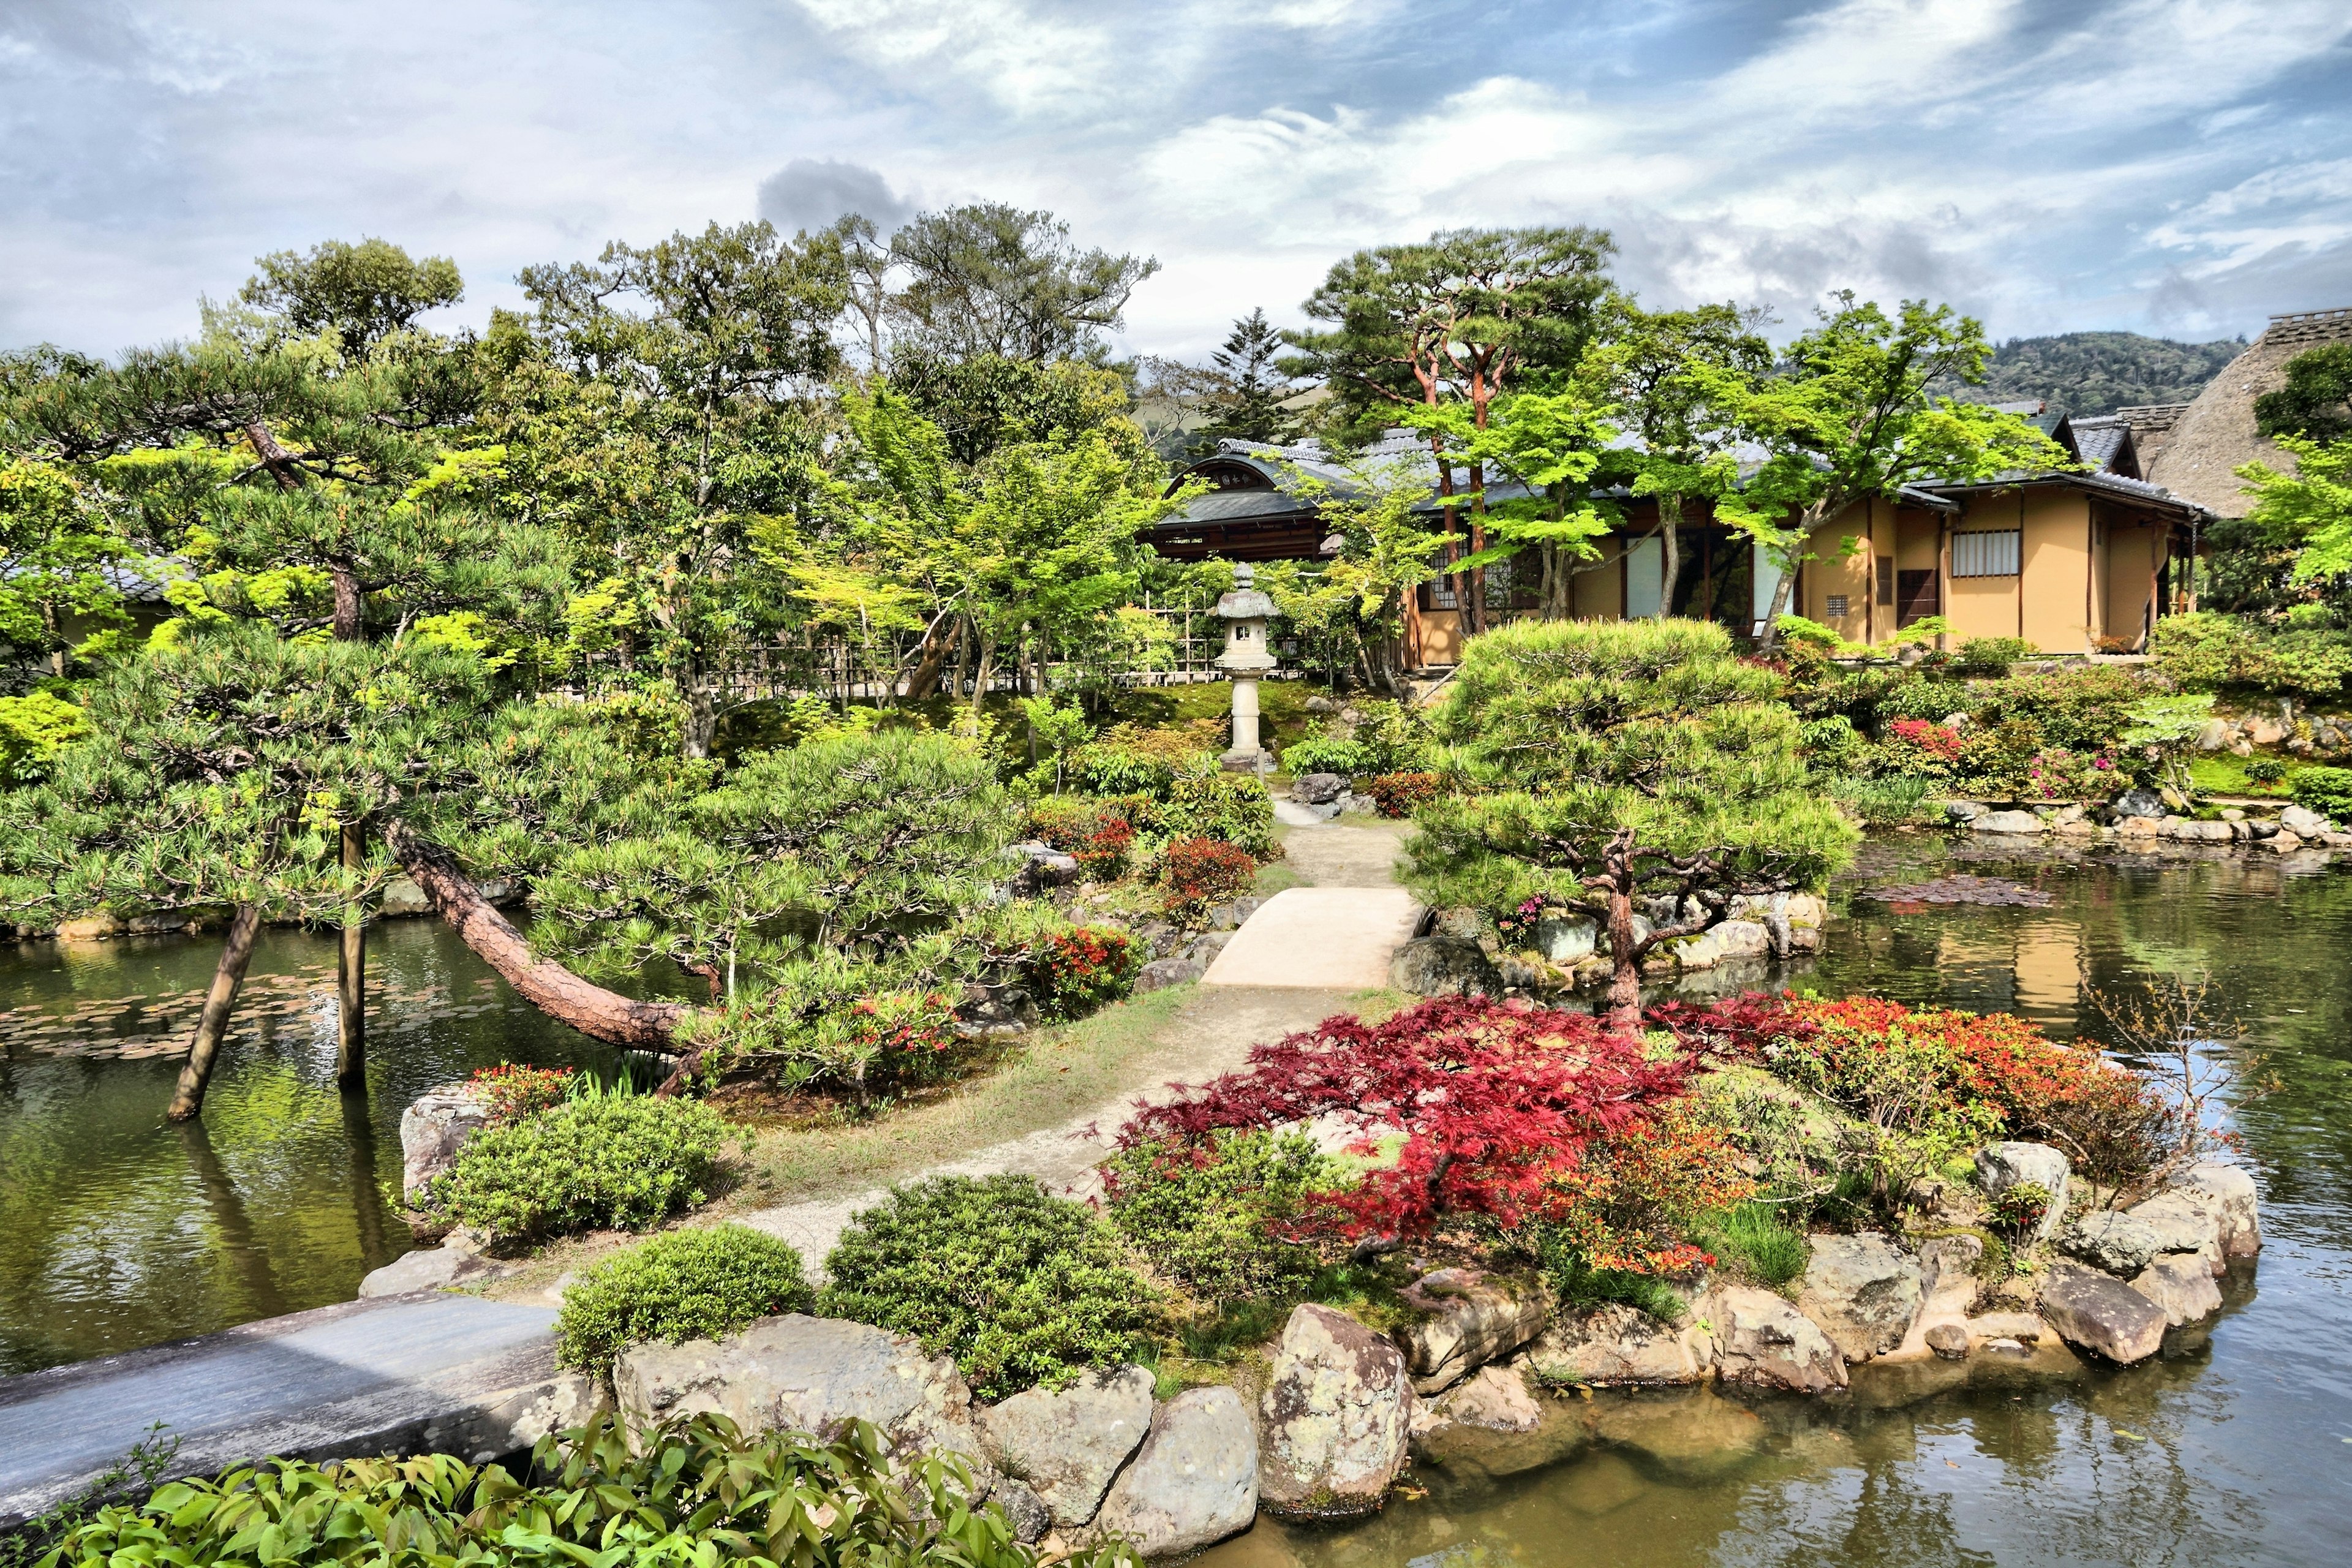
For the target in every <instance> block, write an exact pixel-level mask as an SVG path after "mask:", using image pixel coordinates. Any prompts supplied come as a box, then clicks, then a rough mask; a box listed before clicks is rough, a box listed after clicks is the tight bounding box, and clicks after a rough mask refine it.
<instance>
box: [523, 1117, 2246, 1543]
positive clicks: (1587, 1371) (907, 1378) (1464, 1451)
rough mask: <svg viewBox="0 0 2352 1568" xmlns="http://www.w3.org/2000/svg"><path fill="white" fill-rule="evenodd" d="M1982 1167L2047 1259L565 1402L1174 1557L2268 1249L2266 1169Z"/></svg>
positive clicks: (1820, 1276) (2108, 1355)
mask: <svg viewBox="0 0 2352 1568" xmlns="http://www.w3.org/2000/svg"><path fill="white" fill-rule="evenodd" d="M1975 1163H1976V1176H1977V1182H1976V1184H1977V1185H1978V1186H1979V1187H1980V1188H1981V1189H1982V1190H1983V1193H1984V1194H1986V1195H1987V1196H1993V1197H1997V1196H1998V1195H1999V1194H2000V1193H2002V1192H2003V1191H2005V1190H2006V1189H2007V1188H2009V1187H2011V1186H2014V1185H2019V1184H2029V1183H2030V1184H2037V1185H2039V1186H2041V1187H2042V1188H2043V1189H2045V1190H2046V1191H2048V1192H2051V1193H2053V1194H2062V1196H2061V1199H2060V1201H2058V1202H2056V1203H2054V1204H2053V1205H2050V1207H2049V1209H2048V1211H2047V1212H2046V1213H2045V1214H2044V1215H2043V1216H2042V1219H2041V1221H2040V1222H2039V1223H2038V1225H2037V1226H2036V1227H2035V1228H2034V1230H2033V1231H2032V1233H2030V1234H2028V1235H2026V1236H2023V1237H2020V1238H2019V1252H2020V1254H2021V1256H2023V1257H2026V1258H2032V1259H2033V1260H2035V1261H2034V1264H2033V1271H2032V1273H2030V1274H2025V1275H2018V1276H2015V1277H2011V1278H2005V1279H2000V1280H1998V1281H1995V1280H1992V1279H1987V1278H1986V1277H1985V1276H1984V1274H1982V1273H1980V1272H1979V1269H1980V1268H1981V1267H1982V1266H1983V1265H1984V1264H1985V1263H1986V1262H1987V1250H1988V1248H1987V1242H1988V1237H1986V1236H1985V1235H1984V1234H1983V1233H1982V1232H1977V1231H1969V1230H1963V1229H1954V1230H1951V1231H1948V1232H1946V1233H1943V1234H1917V1235H1910V1236H1895V1235H1889V1234H1883V1233H1876V1232H1865V1233H1862V1234H1857V1235H1851V1236H1847V1235H1832V1234H1822V1235H1817V1236H1814V1237H1811V1249H1812V1251H1811V1263H1810V1265H1809V1267H1808V1268H1807V1269H1806V1271H1805V1273H1804V1275H1803V1276H1802V1277H1801V1279H1798V1280H1793V1281H1791V1282H1790V1286H1789V1288H1788V1293H1786V1294H1782V1293H1776V1292H1774V1291H1771V1290H1767V1289H1758V1288H1755V1287H1750V1286H1740V1285H1733V1284H1728V1283H1725V1282H1721V1281H1715V1280H1709V1279H1704V1278H1700V1279H1693V1280H1690V1281H1686V1282H1685V1285H1684V1287H1683V1288H1682V1289H1681V1291H1680V1292H1678V1293H1679V1294H1681V1295H1682V1296H1683V1297H1684V1300H1685V1302H1686V1305H1687V1310H1686V1312H1685V1315H1684V1317H1683V1319H1682V1321H1680V1323H1679V1324H1669V1323H1666V1322H1664V1321H1660V1320H1658V1319H1656V1318H1653V1317H1650V1316H1648V1315H1646V1314H1644V1313H1643V1312H1640V1311H1637V1310H1634V1309H1633V1308H1631V1307H1627V1306H1622V1305H1615V1304H1605V1305H1601V1306H1592V1307H1581V1308H1574V1309H1563V1308H1561V1307H1560V1306H1559V1304H1558V1303H1557V1302H1556V1301H1555V1300H1553V1299H1552V1297H1551V1295H1550V1293H1549V1290H1548V1289H1546V1288H1545V1287H1544V1286H1543V1285H1542V1283H1541V1282H1540V1281H1538V1280H1533V1279H1523V1278H1514V1277H1505V1276H1501V1275H1494V1274H1488V1273H1486V1272H1483V1271H1481V1270H1478V1269H1475V1268H1440V1269H1437V1270H1434V1271H1433V1272H1430V1273H1427V1274H1425V1275H1423V1277H1422V1278H1421V1279H1418V1280H1417V1281H1416V1282H1415V1283H1414V1284H1413V1285H1412V1286H1411V1287H1410V1288H1409V1289H1407V1290H1406V1291H1405V1292H1403V1297H1404V1300H1405V1301H1406V1303H1407V1304H1408V1305H1409V1306H1410V1307H1411V1308H1412V1316H1411V1317H1410V1318H1409V1319H1408V1320H1407V1321H1406V1323H1405V1326H1403V1327H1402V1328H1393V1329H1391V1330H1390V1331H1387V1332H1380V1331H1375V1330H1374V1329H1372V1328H1370V1327H1369V1326H1367V1325H1366V1324H1364V1323H1362V1322H1360V1321H1358V1320H1356V1319H1355V1318H1353V1317H1351V1316H1349V1314H1348V1313H1346V1312H1344V1311H1342V1310H1338V1309H1335V1308H1332V1307H1328V1306H1321V1305H1316V1304H1312V1303H1309V1304H1306V1305H1302V1306H1299V1307H1297V1309H1295V1310H1293V1311H1292V1313H1291V1315H1290V1319H1289V1321H1288V1322H1287V1323H1286V1326H1285V1327H1284V1329H1283V1331H1282V1332H1281V1334H1280V1336H1279V1338H1278V1339H1277V1340H1276V1341H1275V1342H1271V1343H1269V1344H1268V1345H1266V1346H1265V1347H1263V1350H1262V1352H1261V1354H1260V1355H1259V1356H1257V1357H1254V1358H1251V1359H1249V1360H1247V1361H1245V1362H1244V1363H1242V1364H1241V1365H1240V1366H1239V1367H1237V1368H1236V1369H1235V1373H1234V1381H1233V1383H1232V1384H1230V1385H1222V1384H1221V1385H1211V1386H1202V1387H1195V1388H1190V1389H1186V1390H1184V1391H1182V1392H1181V1393H1178V1394H1174V1396H1173V1397H1171V1398H1167V1399H1158V1398H1155V1397H1154V1385H1155V1378H1154V1374H1153V1373H1151V1372H1150V1370H1149V1369H1147V1368H1143V1367H1139V1366H1128V1367H1115V1368H1106V1369H1100V1370H1097V1371H1095V1372H1092V1373H1086V1374H1084V1375H1082V1376H1081V1377H1080V1378H1079V1379H1078V1380H1077V1381H1076V1383H1075V1384H1072V1385H1071V1386H1069V1387H1066V1388H1064V1389H1060V1390H1049V1389H1045V1388H1035V1389H1031V1390H1029V1391H1027V1392H1025V1393H1023V1394H1015V1395H1014V1396H1013V1397H1012V1398H1009V1399H1006V1400H1004V1401H1003V1402H1002V1403H1000V1404H997V1405H982V1404H980V1403H978V1402H977V1401H976V1400H975V1399H974V1398H973V1396H972V1394H971V1389H970V1387H969V1386H968V1385H967V1384H965V1382H964V1380H963V1378H962V1377H961V1375H960V1374H959V1373H958V1372H957V1370H956V1367H955V1363H953V1361H951V1360H950V1359H949V1358H948V1357H945V1356H932V1355H930V1354H928V1353H927V1352H925V1351H924V1350H923V1348H922V1347H921V1346H920V1345H919V1344H918V1343H917V1342H915V1341H913V1340H911V1339H908V1338H906V1337H904V1336H900V1335H896V1334H892V1333H889V1332H887V1331H884V1330H881V1329H878V1328H873V1327H869V1326H867V1325H865V1324H861V1323H854V1322H846V1321H838V1320H831V1319H822V1318H814V1317H807V1316H802V1315H798V1314H795V1315H791V1316H785V1317H777V1318H770V1319H765V1320H762V1321H759V1322H755V1323H753V1324H751V1325H750V1326H748V1327H747V1328H745V1329H744V1330H742V1331H740V1332H738V1333H734V1334H730V1335H729V1336H727V1337H726V1338H723V1339H719V1340H715V1341H714V1340H699V1341H689V1342H686V1343H684V1344H677V1345H671V1344H641V1345H636V1346H634V1347H632V1348H630V1349H628V1350H626V1351H624V1352H622V1353H621V1355H620V1357H619V1359H618V1361H617V1362H616V1363H615V1365H614V1372H613V1377H612V1380H611V1383H610V1384H609V1385H606V1384H596V1383H593V1382H592V1381H590V1380H589V1379H587V1378H585V1377H583V1376H582V1375H580V1374H577V1373H572V1374H565V1376H566V1380H567V1381H568V1383H569V1384H571V1385H572V1386H569V1387H567V1388H565V1389H563V1390H562V1391H561V1392H560V1394H559V1397H557V1398H555V1399H553V1400H551V1401H550V1402H548V1408H550V1409H559V1408H560V1409H562V1410H564V1411H567V1412H570V1413H572V1414H574V1415H583V1416H584V1415H586V1414H589V1413H592V1412H594V1411H599V1410H605V1409H610V1410H612V1411H613V1412H614V1414H615V1415H617V1416H618V1418H619V1419H620V1420H621V1421H622V1422H623V1423H624V1424H625V1426H627V1427H629V1428H630V1429H631V1430H633V1431H634V1430H644V1429H646V1428H647V1427H649V1426H652V1425H655V1424H657V1423H659V1422H662V1421H666V1420H670V1419H675V1418H677V1417H681V1416H686V1415H694V1414H696V1413H698V1412H703V1411H718V1412H720V1413H723V1414H725V1415H728V1416H729V1417H730V1418H731V1419H733V1420H734V1421H735V1422H736V1423H738V1424H739V1425H740V1426H743V1427H745V1428H748V1429H752V1430H768V1429H779V1428H791V1429H797V1430H807V1431H814V1432H816V1433H819V1434H821V1435H829V1434H831V1433H833V1432H835V1431H838V1430H839V1429H840V1428H841V1427H842V1426H844V1424H845V1423H846V1422H847V1421H849V1420H850V1419H852V1418H856V1419H863V1420H866V1421H869V1422H872V1423H873V1424H874V1425H875V1426H877V1427H878V1428H879V1429H880V1431H881V1432H882V1434H883V1435H884V1438H885V1441H886V1442H887V1445H888V1447H889V1449H890V1451H891V1453H892V1455H893V1457H894V1458H897V1459H900V1460H905V1459H909V1458H915V1457H917V1456H919V1455H925V1454H934V1455H940V1456H942V1457H953V1458H958V1459H960V1460H961V1461H962V1462H963V1463H965V1464H967V1465H969V1466H970V1467H971V1469H972V1471H973V1473H974V1476H975V1479H976V1480H977V1482H978V1484H979V1485H980V1486H981V1487H982V1489H984V1490H985V1491H986V1493H987V1495H988V1496H989V1497H991V1498H992V1499H993V1500H995V1501H997V1502H998V1503H999V1504H1000V1505H1002V1506H1003V1508H1004V1510H1005V1511H1006V1513H1007V1515H1008V1517H1009V1518H1010V1519H1011V1520H1012V1521H1013V1524H1014V1526H1015V1528H1016V1531H1018V1533H1019V1534H1020V1535H1021V1537H1022V1538H1023V1539H1024V1540H1025V1541H1031V1542H1043V1543H1044V1544H1045V1546H1046V1547H1047V1548H1048V1549H1049V1552H1050V1551H1051V1550H1052V1549H1055V1548H1075V1547H1079V1546H1083V1545H1085V1544H1087V1543H1090V1542H1099V1541H1102V1540H1106V1539H1108V1538H1111V1537H1114V1536H1115V1537H1119V1538H1122V1539H1125V1540H1127V1541H1129V1542H1132V1543H1134V1544H1135V1545H1136V1547H1137V1548H1138V1549H1139V1551H1140V1552H1142V1553H1143V1554H1144V1555H1146V1556H1152V1557H1164V1556H1172V1555H1176V1554H1179V1553H1182V1552H1192V1551H1195V1550H1198V1549H1200V1548H1202V1547H1204V1546H1207V1545H1209V1544H1211V1543H1213V1542H1216V1541H1219V1540H1223V1539H1224V1538H1225V1537H1227V1536H1230V1535H1233V1534H1235V1533H1237V1532H1239V1531H1243V1530H1244V1529H1246V1528H1248V1526H1249V1524H1250V1522H1251V1521H1252V1520H1253V1519H1254V1518H1255V1516H1256V1514H1257V1513H1258V1511H1259V1510H1266V1511H1267V1512H1270V1513H1273V1514H1276V1515H1277V1516H1289V1517H1307V1518H1322V1519H1333V1518H1346V1517H1349V1516H1353V1515H1360V1514H1363V1513H1367V1512H1370V1511H1372V1510H1377V1509H1379V1508H1380V1507H1381V1505H1382V1503H1383V1501H1384V1500H1385V1499H1386V1498H1387V1496H1388V1495H1389V1492H1390V1489H1391V1487H1392V1486H1394V1485H1395V1484H1396V1483H1397V1481H1398V1479H1399V1478H1400V1477H1401V1476H1402V1475H1403V1474H1404V1472H1405V1471H1406V1469H1407V1468H1408V1466H1409V1465H1410V1464H1411V1463H1412V1461H1413V1460H1414V1459H1415V1458H1420V1459H1422V1460H1423V1461H1424V1462H1428V1463H1434V1464H1440V1465H1455V1464H1467V1465H1472V1466H1482V1465H1483V1466H1485V1467H1486V1468H1489V1469H1491V1470H1493V1471H1494V1472H1495V1473H1507V1472H1510V1471H1517V1470H1523V1469H1526V1468H1532V1467H1533V1466H1534V1465H1537V1464H1541V1463H1544V1462H1546V1460H1547V1459H1548V1458H1553V1457H1558V1456H1560V1455H1564V1454H1565V1453H1567V1452H1569V1451H1570V1450H1572V1449H1573V1447H1576V1446H1577V1445H1578V1444H1579V1443H1580V1442H1581V1441H1583V1440H1585V1439H1586V1438H1587V1437H1592V1436H1597V1437H1599V1438H1601V1439H1602V1440H1620V1441H1626V1442H1630V1443H1633V1444H1634V1445H1635V1446H1654V1445H1655V1444H1656V1443H1657V1442H1659V1441H1660V1440H1661V1438H1660V1435H1659V1433H1658V1432H1657V1431H1656V1430H1654V1428H1657V1427H1659V1426H1660V1425H1661V1423H1670V1422H1671V1421H1672V1420H1673V1419H1674V1418H1675V1413H1674V1412H1672V1411H1671V1410H1663V1411H1662V1410H1658V1409H1656V1408H1654V1406H1652V1405H1645V1404H1644V1403H1643V1402H1632V1403H1628V1402H1626V1401H1624V1400H1622V1399H1619V1398H1613V1397H1612V1396H1609V1395H1606V1394H1604V1395H1602V1396H1601V1397H1599V1398H1598V1399H1594V1398H1591V1397H1590V1394H1591V1390H1594V1389H1612V1388H1623V1389H1638V1388H1669V1387H1677V1386H1680V1387H1692V1386H1694V1385H1698V1384H1710V1383H1712V1384H1717V1385H1718V1386H1720V1387H1722V1388H1724V1389H1726V1390H1738V1391H1741V1392H1744V1393H1749V1394H1758V1395H1769V1394H1803V1395H1809V1396H1815V1397H1829V1398H1836V1397H1840V1396H1842V1395H1844V1394H1847V1393H1848V1391H1849V1390H1850V1389H1851V1388H1853V1384H1854V1377H1855V1374H1854V1373H1853V1368H1856V1367H1859V1366H1863V1365H1864V1364H1868V1365H1869V1366H1871V1367H1874V1368H1885V1369H1912V1370H1913V1371H1915V1372H1916V1373H1919V1374H1921V1376H1922V1377H1923V1378H1924V1379H1925V1380H1926V1382H1927V1384H1931V1385H1937V1384H1956V1383H1959V1382H1964V1381H1969V1379H1971V1378H1973V1377H1974V1376H1976V1375H1978V1374H1979V1373H1983V1374H1986V1375H1994V1376H2000V1375H2009V1376H2015V1375H2026V1376H2033V1375H2062V1374H2068V1373H2079V1372H2080V1370H2081V1368H2082V1365H2083V1363H2084V1361H2088V1362H2091V1363H2113V1364H2120V1365H2129V1364H2132V1363H2138V1362H2142V1361H2145V1360H2147V1359H2148V1358H2149V1357H2151V1356H2153V1355H2155V1354H2157V1353H2158V1350H2159V1349H2160V1348H2161V1347H2162V1346H2163V1344H2164V1343H2165V1342H2166V1338H2167V1334H2168V1331H2176V1330H2189V1329H2190V1328H2192V1327H2193V1325H2196V1324H2198V1323H2200V1322H2201V1321H2204V1320H2206V1319H2208V1318H2210V1317H2211V1316H2212V1315H2213V1314H2214V1313H2216V1312H2218V1311H2219V1310H2220V1309H2221V1292H2220V1289H2219V1288H2218V1287H2217V1286H2216V1284H2215V1280H2216V1279H2219V1278H2220V1277H2221V1276H2222V1275H2223V1274H2224V1273H2225V1272H2226V1271H2227V1270H2228V1268H2230V1266H2231V1264H2232V1263H2233V1262H2236V1261H2240V1260H2243V1259H2249V1258H2252V1257H2253V1256H2254V1255H2255V1254H2256V1253H2257V1252H2258V1251H2259V1250H2260V1248H2261V1246H2262V1230H2261V1221H2260V1217H2259V1215H2258V1212H2257V1205H2256V1197H2255V1191H2254V1185H2253V1181H2252V1177H2250V1176H2249V1175H2248V1174H2247V1173H2245V1172H2244V1171H2242V1170H2240V1169H2238V1168H2236V1167H2234V1166H2229V1165H2223V1164H2219V1163H2200V1164H2197V1165H2193V1166H2191V1167H2189V1169H2187V1170H2186V1171H2185V1172H2183V1173H2180V1174H2179V1175H2178V1176H2177V1177H2175V1178H2174V1179H2173V1180H2171V1181H2170V1182H2169V1183H2168V1184H2166V1185H2165V1186H2164V1187H2163V1188H2162V1189H2161V1190H2159V1191H2158V1192H2157V1193H2156V1194H2154V1195H2152V1196H2150V1197H2147V1198H2146V1199H2145V1200H2143V1201H2142V1202H2140V1203H2138V1204H2137V1205H2134V1206H2133V1207H2131V1208H2130V1209H2128V1210H2123V1211H2108V1210H2094V1211H2089V1212H2085V1213H2079V1214H2074V1215H2070V1214H2069V1212H2068V1207H2067V1203H2066V1201H2065V1198H2064V1196H2063V1194H2067V1193H2068V1192H2069V1187H2070V1181H2071V1172H2070V1170H2069V1168H2068V1164H2067V1161H2066V1158H2065V1156H2064V1155H2063V1154H2062V1153H2061V1152H2059V1151H2057V1150H2055V1149H2053V1148H2051V1147H2049V1146H2047V1145H2044V1144H2039V1143H1995V1144H1991V1145H1989V1146H1987V1147H1986V1148H1984V1149H1983V1150H1980V1151H1979V1152H1978V1154H1977V1156H1976V1162H1975ZM2074 1187H2075V1190H2076V1191H2078V1192H2079V1191H2080V1184H2074ZM1997 1272H2003V1273H2005V1272H2006V1271H2005V1270H2000V1271H1997ZM1863 1375H1864V1377H1865V1378H1868V1377H1873V1376H1875V1375H1877V1374H1876V1373H1864V1374H1863ZM1562 1394H1566V1395H1569V1396H1570V1397H1567V1398H1565V1399H1563V1398H1561V1397H1559V1395H1562ZM1576 1394H1585V1395H1587V1397H1586V1398H1583V1399H1580V1398H1577V1397H1575V1395H1576ZM1745 1425H1747V1426H1753V1425H1754V1423H1752V1422H1750V1423H1746V1424H1745ZM1621 1427H1622V1428H1624V1429H1623V1430H1620V1428H1621ZM1740 1436H1746V1434H1740ZM1664 1440H1665V1441H1667V1442H1668V1444H1669V1446H1670V1447H1673V1448H1674V1449H1675V1451H1676V1452H1678V1453H1681V1454H1682V1455H1683V1457H1685V1458H1689V1457H1690V1456H1689V1453H1688V1452H1687V1451H1688V1450H1690V1449H1692V1448H1693V1447H1694V1446H1696V1447H1706V1446H1707V1445H1711V1444H1725V1443H1729V1442H1731V1441H1732V1440H1733V1435H1728V1434H1725V1433H1723V1432H1722V1431H1721V1424H1720V1423H1716V1424H1713V1425H1712V1426H1710V1425H1709V1424H1707V1423H1706V1422H1705V1421H1704V1420H1703V1419H1697V1420H1696V1421H1695V1424H1694V1425H1693V1426H1692V1429H1691V1430H1690V1431H1688V1432H1684V1433H1681V1434H1678V1435H1669V1436H1667V1437H1666V1438H1665V1439H1664Z"/></svg>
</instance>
